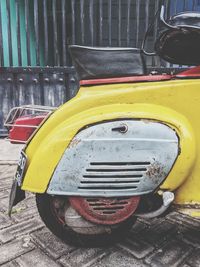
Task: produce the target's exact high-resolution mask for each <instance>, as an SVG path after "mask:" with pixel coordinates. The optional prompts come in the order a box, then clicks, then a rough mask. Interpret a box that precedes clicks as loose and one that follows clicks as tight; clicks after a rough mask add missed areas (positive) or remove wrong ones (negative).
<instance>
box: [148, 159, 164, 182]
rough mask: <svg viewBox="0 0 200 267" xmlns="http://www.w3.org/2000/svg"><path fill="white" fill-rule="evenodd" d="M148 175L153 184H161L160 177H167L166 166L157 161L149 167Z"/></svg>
mask: <svg viewBox="0 0 200 267" xmlns="http://www.w3.org/2000/svg"><path fill="white" fill-rule="evenodd" d="M146 175H147V176H149V179H151V180H152V181H153V182H159V181H160V176H166V173H165V171H164V166H162V165H161V164H160V162H158V161H155V162H154V163H152V164H151V165H150V166H149V168H148V170H147V172H146Z"/></svg>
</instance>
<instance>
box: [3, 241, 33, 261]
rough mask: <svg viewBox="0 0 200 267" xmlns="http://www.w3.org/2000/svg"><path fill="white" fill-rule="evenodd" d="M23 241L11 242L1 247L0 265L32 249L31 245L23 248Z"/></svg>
mask: <svg viewBox="0 0 200 267" xmlns="http://www.w3.org/2000/svg"><path fill="white" fill-rule="evenodd" d="M23 245H24V241H23V239H20V240H13V241H12V242H9V243H7V244H4V245H1V249H0V255H1V256H0V265H1V264H3V263H6V262H9V261H11V260H13V259H14V258H16V257H18V256H20V255H22V254H24V253H26V252H28V251H30V250H32V249H33V247H34V246H33V244H31V243H30V244H29V246H26V247H25V246H23Z"/></svg>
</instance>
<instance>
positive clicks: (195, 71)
mask: <svg viewBox="0 0 200 267" xmlns="http://www.w3.org/2000/svg"><path fill="white" fill-rule="evenodd" d="M180 78H183V79H189V78H191V79H195V78H200V66H198V67H194V68H191V69H188V70H186V71H183V72H180V73H179V74H176V75H167V74H163V75H143V76H132V77H116V78H104V79H93V80H92V79H91V80H82V81H80V85H82V86H84V85H100V84H113V83H138V82H159V81H168V80H172V79H180Z"/></svg>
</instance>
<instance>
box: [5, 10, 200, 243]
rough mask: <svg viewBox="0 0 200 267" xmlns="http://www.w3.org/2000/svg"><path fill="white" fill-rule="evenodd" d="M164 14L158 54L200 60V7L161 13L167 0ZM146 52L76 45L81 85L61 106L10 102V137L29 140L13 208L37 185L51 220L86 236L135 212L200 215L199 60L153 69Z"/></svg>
mask: <svg viewBox="0 0 200 267" xmlns="http://www.w3.org/2000/svg"><path fill="white" fill-rule="evenodd" d="M160 20H161V22H162V24H163V25H164V26H165V30H164V31H162V33H161V35H160V38H158V40H157V42H156V45H155V50H156V52H157V54H158V55H159V56H161V57H162V58H164V59H165V60H167V61H169V62H171V63H175V64H184V65H191V66H193V65H198V64H200V50H199V47H200V14H199V13H194V12H193V13H191V12H187V13H181V14H178V15H176V16H174V17H172V18H171V19H170V20H168V21H165V20H164V8H163V7H162V10H161V14H160ZM144 53H146V54H149V53H147V52H144V48H143V49H142V50H139V49H134V48H91V47H81V46H72V47H71V54H72V58H73V60H74V66H75V68H76V70H77V73H78V74H79V78H80V85H81V86H80V90H79V92H78V94H77V95H76V96H75V97H74V98H73V99H72V100H70V101H69V102H67V103H66V104H64V105H63V106H61V107H59V108H58V109H56V110H51V109H50V108H44V107H38V106H36V107H34V109H31V111H30V107H22V108H17V109H14V110H12V111H11V113H10V114H9V116H8V119H7V121H6V125H7V126H8V127H9V129H10V139H11V141H12V142H19V141H20V140H21V142H26V145H25V147H24V148H23V150H22V152H21V158H20V162H19V165H18V169H17V172H16V175H15V179H14V182H13V186H12V190H11V195H10V207H9V213H10V214H11V210H12V207H13V206H14V205H16V204H17V203H18V202H19V201H21V200H23V199H24V198H25V191H30V192H33V193H35V194H36V202H37V207H38V211H39V213H40V216H41V218H42V220H43V221H44V222H45V224H46V225H47V227H48V228H49V229H50V230H51V231H52V232H53V233H54V234H55V235H57V236H58V237H60V238H61V239H63V240H64V241H66V242H69V243H73V244H76V245H86V246H94V245H103V244H105V243H106V244H108V243H109V242H111V241H112V242H113V240H118V239H119V238H120V237H122V236H125V234H126V233H127V232H128V230H129V229H130V228H131V227H132V225H133V224H134V222H135V220H136V218H137V217H145V218H153V217H158V216H163V215H164V214H166V213H167V212H169V210H170V209H169V208H170V207H171V208H174V209H177V210H179V211H180V212H183V213H185V214H188V215H190V216H193V217H200V179H199V173H200V123H199V116H200V67H196V68H192V69H189V70H188V71H185V72H183V73H180V74H177V75H147V74H146V68H145V63H144ZM28 124H29V125H28ZM30 124H31V125H30ZM27 125H28V127H27ZM31 126H32V127H31ZM38 126H39V127H38ZM27 139H28V140H27Z"/></svg>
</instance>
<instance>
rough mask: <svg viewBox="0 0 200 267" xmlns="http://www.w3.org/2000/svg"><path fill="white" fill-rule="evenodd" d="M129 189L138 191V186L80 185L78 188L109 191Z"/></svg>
mask: <svg viewBox="0 0 200 267" xmlns="http://www.w3.org/2000/svg"><path fill="white" fill-rule="evenodd" d="M128 188H132V189H136V188H137V186H136V185H130V184H113V185H107V184H98V185H97V184H94V185H88V184H86V185H80V186H79V187H78V189H102V190H108V189H113V190H117V189H128Z"/></svg>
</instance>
